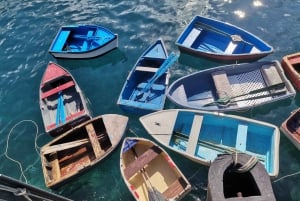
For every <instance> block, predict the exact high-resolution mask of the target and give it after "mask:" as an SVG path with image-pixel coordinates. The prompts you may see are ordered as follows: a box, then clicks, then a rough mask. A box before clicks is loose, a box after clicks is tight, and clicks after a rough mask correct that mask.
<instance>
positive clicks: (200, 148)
mask: <svg viewBox="0 0 300 201" xmlns="http://www.w3.org/2000/svg"><path fill="white" fill-rule="evenodd" d="M140 122H141V123H142V125H143V126H144V128H145V129H146V131H147V132H148V133H149V134H150V135H151V136H152V137H153V138H155V139H156V140H157V141H158V142H160V143H161V144H163V145H164V146H166V147H168V148H169V149H171V150H173V151H175V152H177V153H179V154H181V155H183V156H185V157H186V158H189V159H190V160H192V161H195V162H197V163H200V164H203V165H206V166H209V165H210V164H211V162H212V161H213V160H215V158H216V157H217V156H218V155H219V154H223V153H235V152H238V153H240V152H241V153H247V154H249V155H252V156H256V157H257V158H259V160H260V162H261V163H262V164H263V165H264V166H265V168H266V170H267V172H268V173H269V175H270V176H271V177H277V175H278V171H279V141H280V131H279V128H278V127H277V126H275V125H273V124H269V123H266V122H262V121H257V120H254V119H249V118H245V117H241V116H236V115H229V114H223V113H214V112H206V111H198V110H187V109H169V110H162V111H158V112H154V113H151V114H148V115H145V116H142V117H140Z"/></svg>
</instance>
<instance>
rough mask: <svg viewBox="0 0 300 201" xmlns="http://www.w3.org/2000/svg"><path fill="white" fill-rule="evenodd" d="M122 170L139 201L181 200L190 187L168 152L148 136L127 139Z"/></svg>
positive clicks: (123, 152)
mask: <svg viewBox="0 0 300 201" xmlns="http://www.w3.org/2000/svg"><path fill="white" fill-rule="evenodd" d="M120 169H121V174H122V177H123V179H124V181H125V183H126V185H127V187H128V189H129V190H130V192H131V194H132V195H133V196H134V198H135V199H136V200H137V201H171V200H174V201H175V200H180V199H181V198H183V197H184V196H185V195H186V194H187V193H188V192H189V191H190V190H191V185H190V183H189V181H188V180H187V179H186V178H185V176H184V175H183V174H182V173H181V171H180V170H179V168H178V167H177V166H176V164H175V163H174V161H173V160H172V159H171V157H170V156H169V155H168V153H167V152H166V151H165V150H163V149H162V148H161V147H160V146H158V145H156V144H155V143H154V142H152V141H150V140H147V139H145V138H136V137H135V138H134V137H127V138H125V139H124V141H123V145H122V149H121V154H120Z"/></svg>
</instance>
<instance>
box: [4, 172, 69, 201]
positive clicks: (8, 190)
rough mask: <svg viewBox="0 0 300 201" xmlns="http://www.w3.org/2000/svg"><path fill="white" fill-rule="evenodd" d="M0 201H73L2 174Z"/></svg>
mask: <svg viewBox="0 0 300 201" xmlns="http://www.w3.org/2000/svg"><path fill="white" fill-rule="evenodd" d="M0 200H2V201H5V200H13V201H29V200H32V201H46V200H47V201H54V200H55V201H72V200H71V199H68V198H66V197H63V196H61V195H58V194H55V193H52V192H48V191H45V190H43V189H40V188H38V187H35V186H33V185H31V184H27V183H24V182H22V181H19V180H16V179H14V178H11V177H9V176H6V175H3V174H0Z"/></svg>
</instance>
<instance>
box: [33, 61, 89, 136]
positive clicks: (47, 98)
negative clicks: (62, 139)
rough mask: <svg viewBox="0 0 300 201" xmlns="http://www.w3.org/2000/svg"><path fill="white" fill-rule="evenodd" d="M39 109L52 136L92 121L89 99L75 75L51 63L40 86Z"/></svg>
mask: <svg viewBox="0 0 300 201" xmlns="http://www.w3.org/2000/svg"><path fill="white" fill-rule="evenodd" d="M39 97H40V109H41V113H42V118H43V122H44V127H45V131H46V132H47V133H48V134H49V135H50V136H52V137H56V136H58V135H60V134H61V133H63V132H65V131H67V130H69V129H71V128H72V127H74V126H76V125H78V124H80V123H82V122H84V121H86V120H89V119H91V113H90V111H89V109H88V107H87V103H86V98H85V96H84V95H83V92H82V91H81V89H80V88H79V86H78V84H77V82H76V81H75V79H74V78H73V76H72V75H71V74H70V72H68V71H67V70H66V69H64V68H63V67H62V66H60V65H58V64H56V63H54V62H51V61H50V62H49V63H48V66H47V68H46V70H45V72H44V75H43V77H42V80H41V84H40V94H39Z"/></svg>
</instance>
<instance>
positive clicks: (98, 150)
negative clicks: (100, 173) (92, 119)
mask: <svg viewBox="0 0 300 201" xmlns="http://www.w3.org/2000/svg"><path fill="white" fill-rule="evenodd" d="M85 128H86V131H87V133H88V135H89V138H90V141H91V144H92V147H93V150H94V153H95V156H96V158H100V156H102V155H103V154H104V152H105V151H104V150H103V149H102V148H101V146H100V143H99V139H98V137H97V135H96V131H95V129H94V126H93V124H91V123H90V124H88V125H86V126H85Z"/></svg>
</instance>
